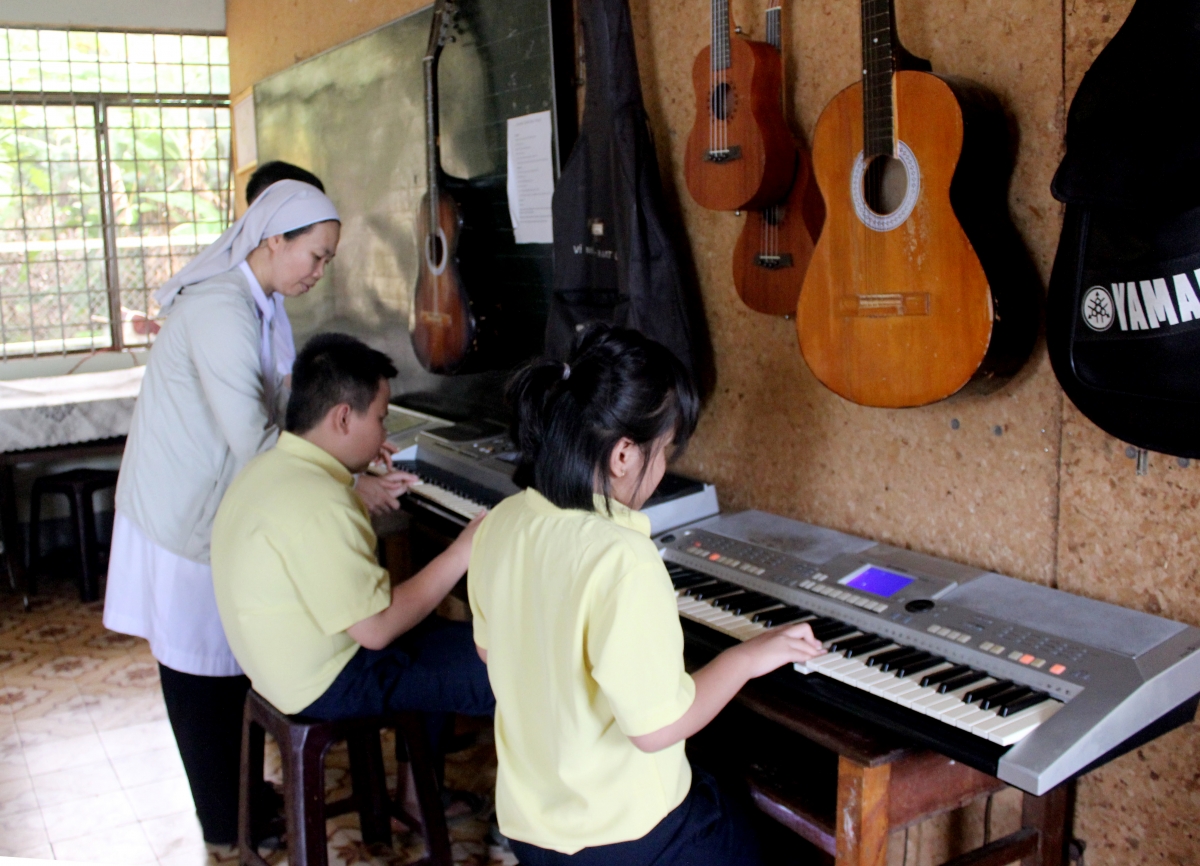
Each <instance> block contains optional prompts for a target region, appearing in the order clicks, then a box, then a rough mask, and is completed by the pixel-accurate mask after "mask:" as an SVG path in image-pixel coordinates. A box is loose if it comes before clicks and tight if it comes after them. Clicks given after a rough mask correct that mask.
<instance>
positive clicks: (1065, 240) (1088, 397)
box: [1046, 0, 1200, 457]
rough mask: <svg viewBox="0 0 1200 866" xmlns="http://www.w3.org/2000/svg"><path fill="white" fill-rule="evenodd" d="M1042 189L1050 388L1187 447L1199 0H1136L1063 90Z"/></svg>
mask: <svg viewBox="0 0 1200 866" xmlns="http://www.w3.org/2000/svg"><path fill="white" fill-rule="evenodd" d="M1051 189H1052V191H1053V193H1054V196H1055V198H1057V199H1058V200H1059V201H1062V202H1064V203H1065V204H1066V205H1067V208H1066V218H1065V222H1064V224H1063V230H1062V236H1061V238H1060V240H1059V245H1058V253H1057V255H1056V257H1055V260H1054V270H1053V273H1052V274H1051V277H1050V291H1049V296H1048V298H1047V308H1046V340H1047V344H1048V346H1049V350H1050V360H1051V363H1052V364H1053V366H1054V372H1055V375H1057V376H1058V380H1059V382H1061V383H1062V387H1063V390H1065V391H1066V393H1067V396H1068V397H1070V398H1071V401H1072V402H1073V403H1074V404H1075V405H1076V406H1077V407H1078V408H1079V410H1080V411H1081V412H1082V413H1083V414H1084V415H1086V416H1087V417H1088V418H1089V419H1091V420H1092V421H1093V422H1094V423H1095V424H1096V425H1097V426H1099V427H1100V428H1101V429H1103V430H1105V431H1106V432H1108V433H1110V434H1111V435H1113V436H1115V437H1117V438H1118V439H1121V440H1123V441H1125V442H1129V443H1130V444H1132V445H1135V446H1137V447H1139V448H1146V449H1149V450H1152V451H1159V452H1163V453H1167V454H1174V455H1177V456H1180V457H1200V0H1137V3H1136V4H1135V5H1134V7H1133V10H1132V11H1131V12H1130V13H1129V18H1128V19H1127V20H1126V21H1125V24H1124V25H1123V26H1122V27H1121V29H1120V30H1119V31H1118V32H1117V34H1116V36H1114V37H1113V39H1112V41H1111V42H1110V43H1109V44H1108V46H1107V47H1106V48H1105V49H1104V50H1103V51H1102V52H1101V53H1100V55H1099V56H1098V57H1097V58H1096V61H1095V62H1094V63H1093V64H1092V67H1091V69H1089V70H1088V72H1087V74H1086V75H1085V76H1084V78H1083V81H1082V83H1081V84H1080V86H1079V91H1078V93H1077V94H1076V95H1075V99H1074V100H1073V101H1072V103H1071V110H1070V113H1069V114H1068V117H1067V150H1066V156H1065V158H1064V159H1063V161H1062V164H1061V165H1060V166H1059V169H1058V172H1057V173H1056V174H1055V176H1054V182H1053V184H1052V186H1051Z"/></svg>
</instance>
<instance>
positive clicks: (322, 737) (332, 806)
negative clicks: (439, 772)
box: [238, 689, 454, 866]
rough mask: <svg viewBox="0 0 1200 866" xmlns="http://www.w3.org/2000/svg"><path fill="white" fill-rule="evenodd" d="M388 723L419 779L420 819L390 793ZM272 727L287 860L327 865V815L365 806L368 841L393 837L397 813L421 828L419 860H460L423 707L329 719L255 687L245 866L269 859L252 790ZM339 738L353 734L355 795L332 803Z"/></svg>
mask: <svg viewBox="0 0 1200 866" xmlns="http://www.w3.org/2000/svg"><path fill="white" fill-rule="evenodd" d="M384 728H393V729H395V731H396V742H397V743H399V742H400V741H401V740H403V741H404V744H405V747H406V749H407V752H408V756H409V761H410V764H411V766H412V771H413V778H414V779H415V781H416V788H417V791H416V793H417V802H418V803H419V804H420V808H421V817H420V821H417V820H415V819H414V818H413V817H412V816H411V815H408V814H407V813H406V812H405V811H404V810H403V809H402V808H401V807H400V805H399V804H398V803H397V802H394V801H392V800H391V799H390V798H389V796H388V792H387V780H386V778H385V776H384V769H383V749H382V747H381V746H380V742H379V732H380V731H381V730H383V729H384ZM266 733H269V734H271V736H272V737H274V738H275V741H276V742H277V743H278V744H279V756H280V759H281V761H282V763H283V801H284V811H285V813H286V820H287V848H288V855H287V860H288V866H328V863H329V858H328V853H327V850H326V845H327V839H326V835H325V821H326V819H328V818H332V817H334V816H335V815H343V814H345V813H346V812H349V811H351V810H357V811H358V815H359V821H360V822H361V827H362V835H363V842H366V843H368V844H371V843H377V842H379V843H384V844H390V843H391V841H392V825H391V818H392V816H393V815H395V817H397V818H399V819H400V820H401V821H403V822H404V823H405V824H407V825H408V826H410V827H415V826H420V828H421V833H422V835H423V836H424V837H425V850H426V857H425V859H423V860H419V861H417V863H418V864H429V866H453V862H454V861H453V859H452V858H451V856H450V836H449V834H448V833H447V831H446V815H445V813H444V812H443V811H442V797H441V791H440V789H439V787H438V783H437V777H436V775H435V773H434V766H433V761H432V758H431V756H430V754H429V744H428V742H427V740H426V738H425V728H424V720H423V719H422V717H421V715H420V713H396V714H395V715H391V716H385V717H373V718H363V719H346V720H342V721H336V722H325V721H320V720H318V719H308V718H305V717H303V716H287V715H284V714H283V713H281V712H280V711H279V710H277V709H276V708H275V707H274V706H272V705H271V703H270V702H269V701H267V699H266V698H264V697H263V696H262V695H260V694H259V693H258V692H256V691H254V690H253V689H251V690H250V693H249V694H247V695H246V709H245V712H244V714H243V716H242V771H241V789H240V795H239V798H238V849H239V851H240V858H241V863H242V866H268V864H267V862H266V861H265V860H264V859H263V858H262V857H260V856H259V854H258V851H257V849H256V848H255V847H254V844H253V842H252V839H251V826H252V825H253V819H254V817H255V816H253V815H252V814H251V802H250V801H251V797H250V792H251V791H252V790H253V789H254V787H255V786H256V785H257V784H259V783H261V782H262V778H263V747H264V739H265V737H264V735H265V734H266ZM340 740H345V741H346V744H347V746H348V747H349V751H350V775H351V780H352V785H353V794H352V795H351V796H350V797H347V798H345V799H342V800H337V801H335V802H333V803H326V802H325V754H326V752H328V751H329V747H330V746H331V745H333V744H334V743H336V742H338V741H340ZM397 799H398V798H397Z"/></svg>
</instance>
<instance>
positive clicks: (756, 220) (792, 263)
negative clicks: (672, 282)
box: [733, 6, 825, 316]
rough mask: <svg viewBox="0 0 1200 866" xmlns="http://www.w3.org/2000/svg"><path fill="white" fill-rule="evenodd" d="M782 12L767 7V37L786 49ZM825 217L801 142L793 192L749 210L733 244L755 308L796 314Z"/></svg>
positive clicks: (736, 266)
mask: <svg viewBox="0 0 1200 866" xmlns="http://www.w3.org/2000/svg"><path fill="white" fill-rule="evenodd" d="M782 13H783V10H782V9H781V8H780V7H779V6H775V7H773V8H771V9H768V10H767V43H768V44H770V45H773V46H774V47H775V48H776V49H777V50H779V51H780V52H781V53H782V51H783V33H782V26H781V25H782ZM824 222H825V202H824V200H822V198H821V193H820V191H819V190H818V189H817V184H816V181H815V180H813V176H812V157H811V156H809V153H808V149H807V148H805V147H804V146H803V145H801V144H800V143H799V142H797V143H796V176H795V179H794V180H793V181H792V188H791V190H790V191H789V192H788V195H787V198H786V199H784V201H783V202H782V203H780V204H773V205H768V206H767V207H766V208H764V209H763V210H760V211H750V212H749V213H747V214H746V224H745V225H744V226H742V232H741V234H740V235H738V240H737V245H736V246H735V247H734V249H733V285H734V287H735V288H736V289H737V293H738V295H739V296H740V297H741V299H742V301H743V302H744V303H745V304H746V306H747V307H749V308H750V309H752V310H757V311H758V312H760V313H766V314H768V315H772V316H793V315H795V313H796V301H797V299H798V298H799V297H800V286H801V285H802V284H803V282H804V274H805V272H806V271H807V270H808V262H809V259H811V258H812V252H813V244H814V243H816V239H817V238H818V237H819V236H820V234H821V226H822V225H823V224H824Z"/></svg>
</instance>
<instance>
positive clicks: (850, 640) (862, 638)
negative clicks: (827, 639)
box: [829, 634, 879, 652]
mask: <svg viewBox="0 0 1200 866" xmlns="http://www.w3.org/2000/svg"><path fill="white" fill-rule="evenodd" d="M875 640H879V635H877V634H860V635H857V636H854V637H846V638H837V639H836V640H834V642H833V643H831V644H830V645H829V651H830V652H838V651H840V650H848V649H854V648H855V647H860V646H863V645H864V644H868V643H870V642H871V641H875Z"/></svg>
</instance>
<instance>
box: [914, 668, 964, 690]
mask: <svg viewBox="0 0 1200 866" xmlns="http://www.w3.org/2000/svg"><path fill="white" fill-rule="evenodd" d="M970 671H971V669H970V668H969V667H967V666H966V665H951V666H950V667H948V668H945V669H944V670H940V671H938V672H937V673H931V674H926V675H925V676H924V677H922V679H921V685H923V686H936V685H938V684H939V683H944V682H945V681H946V680H952V679H954V678H955V677H957V676H962V675H963V674H965V673H970Z"/></svg>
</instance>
